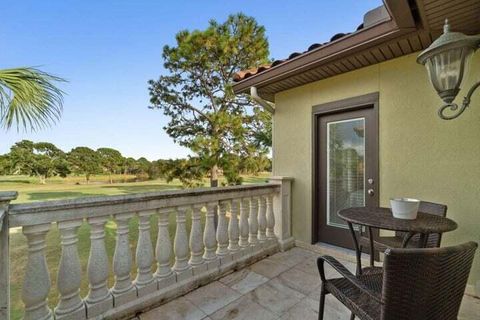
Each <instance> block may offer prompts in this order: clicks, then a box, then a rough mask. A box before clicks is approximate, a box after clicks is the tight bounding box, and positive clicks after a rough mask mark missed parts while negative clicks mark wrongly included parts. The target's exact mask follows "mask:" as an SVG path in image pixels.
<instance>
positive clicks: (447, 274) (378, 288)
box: [317, 242, 478, 320]
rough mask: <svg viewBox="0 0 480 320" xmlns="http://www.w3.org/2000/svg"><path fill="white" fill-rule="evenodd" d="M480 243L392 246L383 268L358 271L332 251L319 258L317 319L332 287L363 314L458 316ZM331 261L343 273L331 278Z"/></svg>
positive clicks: (395, 319) (385, 318) (430, 319)
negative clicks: (327, 268) (327, 275)
mask: <svg viewBox="0 0 480 320" xmlns="http://www.w3.org/2000/svg"><path fill="white" fill-rule="evenodd" d="M477 246H478V245H477V243H475V242H468V243H465V244H461V245H458V246H454V247H446V248H433V249H431V248H427V249H408V248H406V249H403V248H397V249H387V251H386V252H385V261H384V265H383V273H377V274H365V275H359V276H355V275H353V274H352V273H351V272H350V271H348V270H347V269H346V268H345V267H344V266H343V265H342V264H341V263H340V262H338V261H337V260H335V258H333V257H330V256H323V257H320V258H318V260H317V265H318V270H319V272H320V278H321V279H322V285H321V293H320V310H319V315H318V319H319V320H322V319H323V311H324V305H325V295H326V294H329V293H331V294H332V295H333V296H335V297H336V298H337V299H338V300H339V301H340V302H342V303H343V304H344V305H345V306H346V307H347V308H348V309H350V310H351V311H352V317H351V319H353V318H354V317H355V316H356V317H358V318H359V319H362V320H439V319H441V320H453V319H457V315H458V311H459V309H460V303H461V301H462V297H463V294H464V291H465V287H466V284H467V279H468V275H469V273H470V268H471V266H472V261H473V257H474V253H475V250H476V249H477ZM325 262H327V263H328V264H329V265H331V266H332V267H333V268H334V269H336V270H337V271H338V272H339V273H340V274H341V275H342V276H343V277H341V278H335V279H326V278H325V272H324V263H325Z"/></svg>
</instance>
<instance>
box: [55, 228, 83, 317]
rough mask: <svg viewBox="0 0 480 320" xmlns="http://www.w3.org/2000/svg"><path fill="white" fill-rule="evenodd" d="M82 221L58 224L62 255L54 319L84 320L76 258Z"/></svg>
mask: <svg viewBox="0 0 480 320" xmlns="http://www.w3.org/2000/svg"><path fill="white" fill-rule="evenodd" d="M81 225H82V220H76V221H65V222H59V223H58V228H59V229H60V238H61V242H60V243H61V246H62V255H61V257H60V265H59V267H58V275H57V287H58V291H59V292H60V301H59V302H58V304H57V307H56V308H55V319H86V317H87V312H86V310H85V304H84V303H83V301H82V298H81V297H80V283H81V281H82V268H81V266H80V258H79V256H78V250H77V242H78V236H77V231H78V228H79V227H80V226H81Z"/></svg>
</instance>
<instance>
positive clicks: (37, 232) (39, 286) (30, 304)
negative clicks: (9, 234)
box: [22, 224, 53, 320]
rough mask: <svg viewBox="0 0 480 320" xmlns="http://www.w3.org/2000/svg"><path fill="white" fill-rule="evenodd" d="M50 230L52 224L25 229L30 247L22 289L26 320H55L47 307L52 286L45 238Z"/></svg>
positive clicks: (24, 232)
mask: <svg viewBox="0 0 480 320" xmlns="http://www.w3.org/2000/svg"><path fill="white" fill-rule="evenodd" d="M49 230H50V224H39V225H35V226H27V227H23V234H24V235H25V236H26V237H27V245H28V261H27V267H26V271H25V278H24V280H23V287H22V300H23V303H24V304H25V316H24V318H23V319H25V320H47V319H49V320H50V319H51V320H53V315H52V311H51V310H50V308H48V305H47V296H48V292H49V291H50V285H51V284H50V275H49V273H48V269H47V261H46V259H45V251H44V250H45V236H46V235H47V233H48V231H49Z"/></svg>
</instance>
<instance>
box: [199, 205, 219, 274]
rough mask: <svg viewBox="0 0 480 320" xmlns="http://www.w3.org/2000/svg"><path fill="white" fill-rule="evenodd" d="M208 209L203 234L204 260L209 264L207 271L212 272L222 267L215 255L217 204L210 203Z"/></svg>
mask: <svg viewBox="0 0 480 320" xmlns="http://www.w3.org/2000/svg"><path fill="white" fill-rule="evenodd" d="M206 207H207V213H206V218H205V231H204V232H203V243H204V244H205V253H204V254H203V259H204V260H205V262H206V263H207V269H208V270H212V269H215V268H218V266H219V265H220V261H219V260H218V258H217V254H216V253H215V250H216V249H217V241H216V239H215V211H216V209H217V204H216V203H208V204H207V205H206Z"/></svg>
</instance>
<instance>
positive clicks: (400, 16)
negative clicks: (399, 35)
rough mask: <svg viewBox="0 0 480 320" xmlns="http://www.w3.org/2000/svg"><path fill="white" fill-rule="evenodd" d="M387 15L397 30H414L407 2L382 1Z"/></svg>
mask: <svg viewBox="0 0 480 320" xmlns="http://www.w3.org/2000/svg"><path fill="white" fill-rule="evenodd" d="M383 2H384V3H385V7H386V8H387V11H388V14H389V15H390V17H392V19H393V20H394V21H395V23H396V24H397V26H398V27H399V28H415V19H414V18H413V15H412V9H411V8H410V5H409V4H408V1H407V0H383Z"/></svg>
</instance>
